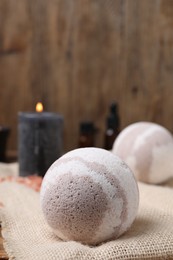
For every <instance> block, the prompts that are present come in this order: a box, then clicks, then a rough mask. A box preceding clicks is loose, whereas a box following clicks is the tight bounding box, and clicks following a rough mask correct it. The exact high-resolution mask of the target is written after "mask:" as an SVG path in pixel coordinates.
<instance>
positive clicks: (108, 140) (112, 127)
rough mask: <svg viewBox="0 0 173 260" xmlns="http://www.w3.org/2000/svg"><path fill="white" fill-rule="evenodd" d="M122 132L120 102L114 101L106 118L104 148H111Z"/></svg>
mask: <svg viewBox="0 0 173 260" xmlns="http://www.w3.org/2000/svg"><path fill="white" fill-rule="evenodd" d="M119 132H120V118H119V113H118V104H117V103H116V102H113V103H112V104H111V105H110V107H109V115H108V117H107V119H106V131H105V136H104V148H105V149H106V150H111V149H112V146H113V143H114V141H115V139H116V137H117V135H118V134H119Z"/></svg>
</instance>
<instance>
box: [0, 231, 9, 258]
mask: <svg viewBox="0 0 173 260" xmlns="http://www.w3.org/2000/svg"><path fill="white" fill-rule="evenodd" d="M0 260H8V256H7V254H6V252H5V250H4V247H3V238H2V235H1V227H0Z"/></svg>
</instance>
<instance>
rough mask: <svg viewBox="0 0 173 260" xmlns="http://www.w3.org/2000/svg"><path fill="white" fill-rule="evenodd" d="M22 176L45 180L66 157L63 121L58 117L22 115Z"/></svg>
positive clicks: (50, 115) (20, 119) (19, 138)
mask: <svg viewBox="0 0 173 260" xmlns="http://www.w3.org/2000/svg"><path fill="white" fill-rule="evenodd" d="M18 117H19V125H18V134H19V136H18V150H19V151H18V152H19V174H20V176H27V175H33V174H38V175H40V176H44V174H45V173H46V171H47V169H48V168H49V167H50V165H51V164H52V163H53V162H54V161H55V160H57V159H58V158H59V157H60V156H61V155H62V153H63V117H62V116H61V115H59V114H56V113H49V112H41V113H40V112H35V113H25V112H19V115H18Z"/></svg>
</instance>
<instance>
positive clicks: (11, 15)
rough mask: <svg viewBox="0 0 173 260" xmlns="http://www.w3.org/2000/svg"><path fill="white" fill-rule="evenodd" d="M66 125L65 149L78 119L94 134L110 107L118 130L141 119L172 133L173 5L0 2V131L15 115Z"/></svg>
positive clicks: (117, 0)
mask: <svg viewBox="0 0 173 260" xmlns="http://www.w3.org/2000/svg"><path fill="white" fill-rule="evenodd" d="M38 100H41V101H42V102H43V103H44V106H45V110H47V111H54V112H59V113H60V114H63V115H64V118H65V131H64V142H65V150H66V151H67V150H70V149H73V148H75V147H77V139H78V128H79V122H80V121H81V120H86V119H87V120H93V121H94V122H95V125H96V126H97V127H98V128H99V129H100V131H99V133H98V135H97V142H96V145H97V146H99V147H102V145H103V133H104V129H105V118H106V115H107V112H108V105H109V103H110V102H111V101H112V100H117V101H118V102H119V111H120V117H121V129H122V128H124V127H125V126H126V125H128V124H130V123H132V122H135V121H140V120H149V121H154V122H157V123H160V124H162V125H164V126H165V127H167V128H168V129H169V130H170V131H173V1H172V0H152V1H151V0H140V1H139V0H99V1H98V0H50V1H47V0H18V1H14V0H1V1H0V124H4V125H9V126H10V127H11V129H12V132H11V137H10V140H9V144H8V147H9V149H12V150H13V149H14V150H15V149H17V114H18V111H32V110H34V107H35V104H36V102H37V101H38Z"/></svg>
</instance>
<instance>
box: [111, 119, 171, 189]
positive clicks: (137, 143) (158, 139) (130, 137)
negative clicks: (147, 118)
mask: <svg viewBox="0 0 173 260" xmlns="http://www.w3.org/2000/svg"><path fill="white" fill-rule="evenodd" d="M112 152H113V153H114V154H115V155H117V156H119V157H120V158H122V159H123V160H124V161H125V162H126V163H127V165H128V166H129V167H130V168H131V169H132V171H133V173H134V174H135V176H136V178H137V180H139V181H142V182H146V183H153V184H158V183H162V182H164V181H166V180H168V179H169V178H170V177H173V136H172V135H171V133H170V132H169V131H168V130H167V129H165V128H164V127H162V126H160V125H158V124H155V123H151V122H138V123H134V124H131V125H129V126H128V127H126V128H125V129H124V130H123V131H122V132H121V133H120V134H119V136H118V137H117V139H116V140H115V142H114V144H113V148H112Z"/></svg>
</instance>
